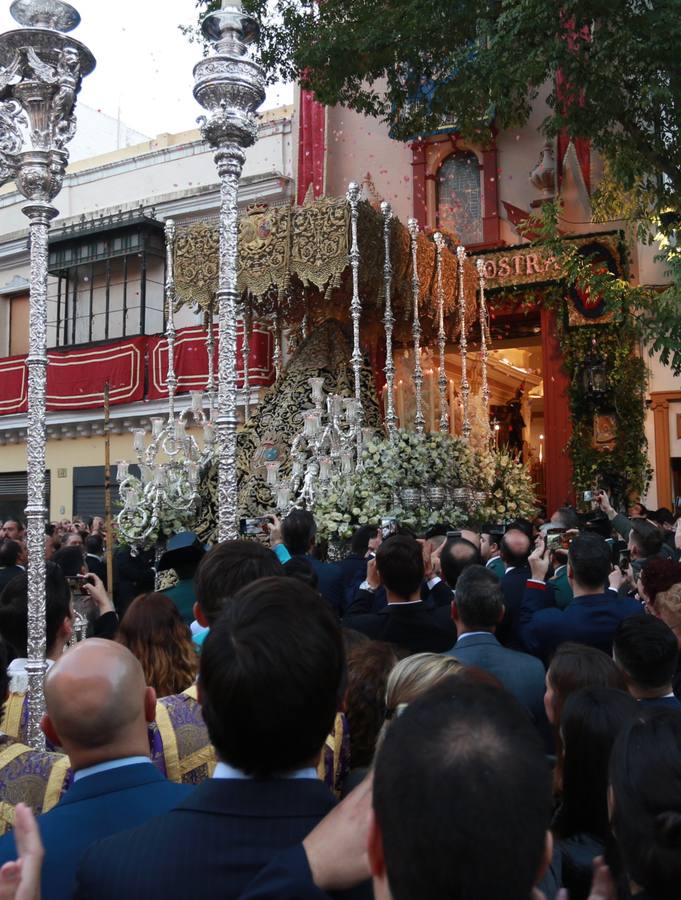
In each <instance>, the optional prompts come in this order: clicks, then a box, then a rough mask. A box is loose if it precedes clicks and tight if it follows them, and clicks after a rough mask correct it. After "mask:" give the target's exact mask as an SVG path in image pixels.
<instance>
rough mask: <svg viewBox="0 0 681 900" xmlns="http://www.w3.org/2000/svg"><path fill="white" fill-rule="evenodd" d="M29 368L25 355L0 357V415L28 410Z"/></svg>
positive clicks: (9, 414)
mask: <svg viewBox="0 0 681 900" xmlns="http://www.w3.org/2000/svg"><path fill="white" fill-rule="evenodd" d="M27 400H28V369H27V368H26V357H25V356H8V357H7V358H6V359H0V416H11V415H12V414H14V413H23V412H26V408H27Z"/></svg>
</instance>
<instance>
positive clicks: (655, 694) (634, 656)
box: [612, 613, 681, 712]
mask: <svg viewBox="0 0 681 900" xmlns="http://www.w3.org/2000/svg"><path fill="white" fill-rule="evenodd" d="M612 655H613V658H614V660H615V662H616V663H617V665H618V666H619V667H620V669H621V670H622V672H623V674H624V677H625V679H626V682H627V689H628V691H629V693H630V694H631V696H632V697H633V698H634V699H635V700H638V701H639V703H640V704H641V706H652V707H663V708H664V707H667V708H669V709H675V710H677V712H681V700H678V698H677V697H675V696H674V692H673V689H672V681H673V678H674V673H675V672H676V666H677V662H678V658H679V645H678V643H677V641H676V636H675V635H674V632H673V631H672V630H671V628H669V626H668V625H667V624H666V623H665V622H663V621H662V619H658V618H657V617H656V616H655V615H647V614H646V613H642V614H641V615H639V616H630V617H629V618H628V619H624V620H623V621H622V622H620V624H619V625H618V626H617V630H616V631H615V636H614V638H613V641H612Z"/></svg>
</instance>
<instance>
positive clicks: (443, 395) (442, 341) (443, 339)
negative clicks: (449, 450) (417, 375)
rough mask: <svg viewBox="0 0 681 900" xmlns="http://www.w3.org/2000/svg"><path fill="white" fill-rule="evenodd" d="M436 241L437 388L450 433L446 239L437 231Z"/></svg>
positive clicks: (443, 427)
mask: <svg viewBox="0 0 681 900" xmlns="http://www.w3.org/2000/svg"><path fill="white" fill-rule="evenodd" d="M433 240H434V241H435V265H436V277H437V326H438V331H437V346H438V350H439V352H440V365H439V369H438V378H437V386H438V389H439V392H440V431H449V408H448V406H447V369H446V366H445V351H446V349H447V334H446V332H445V292H444V288H443V287H442V251H443V250H444V246H445V239H444V237H443V236H442V235H441V234H440V232H439V231H436V232H435V234H434V235H433Z"/></svg>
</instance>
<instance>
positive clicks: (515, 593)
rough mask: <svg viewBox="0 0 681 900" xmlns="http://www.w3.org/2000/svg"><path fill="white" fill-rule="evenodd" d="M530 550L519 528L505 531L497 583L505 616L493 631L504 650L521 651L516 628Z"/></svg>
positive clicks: (529, 544)
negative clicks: (499, 579)
mask: <svg viewBox="0 0 681 900" xmlns="http://www.w3.org/2000/svg"><path fill="white" fill-rule="evenodd" d="M530 548H531V542H530V539H529V537H528V536H527V534H526V533H525V532H524V531H522V530H521V529H520V528H509V530H508V531H507V532H506V534H505V535H504V536H503V538H502V540H501V558H502V560H503V561H504V565H505V567H506V570H505V573H504V577H503V578H502V579H501V590H502V592H503V595H504V608H505V612H504V618H503V620H502V621H501V622H500V623H499V627H498V628H497V637H498V638H499V641H500V642H501V643H502V644H503V645H504V646H505V647H511V648H512V649H514V650H520V649H521V648H522V644H521V641H520V638H519V635H518V627H519V620H520V607H521V606H522V602H523V595H524V593H525V585H526V584H527V579H528V578H529V577H530V569H529V567H528V565H527V558H528V556H529V555H530Z"/></svg>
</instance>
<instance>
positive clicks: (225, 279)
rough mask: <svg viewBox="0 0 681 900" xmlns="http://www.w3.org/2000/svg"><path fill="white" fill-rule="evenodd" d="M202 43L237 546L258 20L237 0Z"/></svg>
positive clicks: (229, 493)
mask: <svg viewBox="0 0 681 900" xmlns="http://www.w3.org/2000/svg"><path fill="white" fill-rule="evenodd" d="M201 27H202V31H203V34H204V37H205V38H206V39H207V40H208V41H209V42H210V43H212V44H213V45H214V47H215V53H214V54H213V55H210V56H207V57H205V59H202V60H201V61H200V62H199V63H197V64H196V66H195V67H194V80H195V84H194V97H195V98H196V100H197V101H198V103H200V104H201V106H203V107H204V109H207V110H208V115H207V116H201V117H200V119H199V122H200V124H201V134H202V135H203V138H204V140H206V141H207V142H208V143H209V144H210V146H211V147H212V148H213V149H214V150H215V157H214V158H215V164H216V167H217V170H218V175H219V177H220V267H219V275H218V291H217V301H218V317H219V325H218V333H219V353H218V417H217V429H218V439H219V442H220V455H219V465H218V539H219V540H220V541H225V540H234V539H236V538H237V537H238V525H237V516H238V513H237V470H236V430H237V423H238V420H237V366H236V349H237V337H236V329H237V314H238V312H239V307H240V303H239V294H238V292H237V255H238V221H237V216H238V208H237V195H238V190H239V178H240V177H241V171H242V169H243V165H244V160H245V153H244V150H245V148H246V147H250V146H251V145H252V144H253V143H254V142H255V139H256V137H257V119H256V110H257V109H258V107H259V106H260V104H261V103H262V102H263V100H264V99H265V87H264V84H265V79H264V74H263V71H262V69H261V67H260V66H259V65H258V64H257V63H256V62H254V61H253V60H252V59H250V58H249V57H248V52H247V45H248V44H250V43H252V42H253V41H254V40H255V39H256V37H257V25H256V22H255V20H254V19H253V18H252V17H251V16H249V15H247V14H246V13H244V11H243V9H242V7H241V4H240V3H239V2H238V0H231V2H230V0H222V7H221V8H220V9H219V10H217V11H216V12H212V13H209V14H208V15H207V16H206V17H205V18H204V20H203V23H202V26H201Z"/></svg>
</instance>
